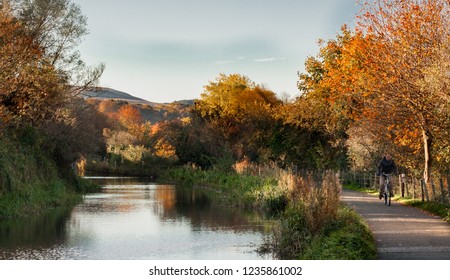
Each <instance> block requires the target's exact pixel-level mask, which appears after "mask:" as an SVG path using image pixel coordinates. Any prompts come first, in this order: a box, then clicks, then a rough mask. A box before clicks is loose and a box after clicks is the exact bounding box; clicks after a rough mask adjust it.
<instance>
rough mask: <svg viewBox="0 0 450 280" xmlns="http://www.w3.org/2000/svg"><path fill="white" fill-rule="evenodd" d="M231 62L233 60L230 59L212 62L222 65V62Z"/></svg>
mask: <svg viewBox="0 0 450 280" xmlns="http://www.w3.org/2000/svg"><path fill="white" fill-rule="evenodd" d="M232 62H233V61H231V60H219V61H216V62H214V64H218V65H222V64H230V63H232Z"/></svg>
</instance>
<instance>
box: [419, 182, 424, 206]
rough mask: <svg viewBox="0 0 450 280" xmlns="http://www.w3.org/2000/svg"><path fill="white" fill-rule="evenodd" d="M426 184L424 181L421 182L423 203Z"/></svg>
mask: <svg viewBox="0 0 450 280" xmlns="http://www.w3.org/2000/svg"><path fill="white" fill-rule="evenodd" d="M424 185H425V182H424V181H423V179H421V180H420V190H421V192H422V202H425V193H424V192H425V188H424Z"/></svg>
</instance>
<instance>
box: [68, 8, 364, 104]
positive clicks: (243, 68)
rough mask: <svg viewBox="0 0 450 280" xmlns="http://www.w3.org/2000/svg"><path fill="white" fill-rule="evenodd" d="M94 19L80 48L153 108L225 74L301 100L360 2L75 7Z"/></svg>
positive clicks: (112, 82)
mask: <svg viewBox="0 0 450 280" xmlns="http://www.w3.org/2000/svg"><path fill="white" fill-rule="evenodd" d="M72 2H74V3H77V4H79V5H80V7H81V9H82V12H83V14H84V15H85V16H87V18H88V29H89V31H90V34H89V35H87V36H86V37H85V38H84V40H83V43H82V44H81V45H80V51H81V55H82V57H83V59H84V60H85V61H86V62H87V63H88V64H90V65H94V64H98V63H100V62H103V63H105V64H106V69H105V72H104V74H103V77H102V79H101V84H100V85H101V86H106V87H111V88H114V89H117V90H121V91H125V92H127V93H130V94H132V95H135V96H137V97H140V98H144V99H146V100H149V101H154V102H172V101H175V100H182V99H195V98H198V97H200V94H201V93H202V92H203V87H204V86H205V85H207V84H208V83H209V81H214V80H215V78H216V77H218V75H219V73H225V74H233V73H238V74H243V75H246V76H248V77H249V78H250V79H251V80H252V81H254V82H256V83H258V84H264V85H265V86H266V87H268V88H269V89H271V90H273V91H274V92H276V93H277V94H281V93H283V92H285V93H288V94H289V95H291V96H296V95H298V90H297V87H296V85H297V81H298V77H297V72H298V71H303V67H304V62H305V60H306V58H307V57H308V56H314V55H316V54H317V51H318V46H317V41H318V40H319V39H329V38H334V37H335V36H336V34H337V33H338V32H339V30H340V27H341V25H343V24H349V25H352V24H353V22H354V17H355V14H356V12H357V11H358V10H359V7H358V6H357V5H356V0H315V1H307V0H279V1H273V0H272V1H271V0H260V1H257V0H220V1H219V0H128V1H123V0H104V1H100V0H72Z"/></svg>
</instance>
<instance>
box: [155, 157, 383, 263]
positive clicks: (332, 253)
mask: <svg viewBox="0 0 450 280" xmlns="http://www.w3.org/2000/svg"><path fill="white" fill-rule="evenodd" d="M237 166H238V165H235V166H234V167H235V168H236V167H237ZM240 168H242V166H240ZM251 169H252V168H249V169H244V170H242V169H241V172H236V171H237V170H234V171H225V172H224V171H223V170H220V169H214V168H212V169H211V170H208V171H204V170H201V169H198V168H197V169H195V168H192V166H187V167H182V168H178V169H172V170H169V171H168V172H167V174H166V177H164V178H162V179H163V180H164V181H168V180H169V181H170V180H172V182H174V183H176V184H178V185H186V184H187V185H193V186H196V187H201V188H207V189H210V190H211V191H214V192H215V193H219V194H222V195H219V196H217V195H215V196H214V197H216V198H217V197H219V200H220V203H225V204H226V205H229V206H230V205H231V206H234V207H241V208H248V209H253V210H257V211H260V212H263V213H265V214H266V215H269V216H270V217H272V218H273V219H274V220H276V221H277V222H276V223H275V224H274V225H273V227H272V233H271V234H269V235H268V237H267V238H266V240H265V242H264V244H263V245H262V246H261V247H260V248H259V249H258V250H259V252H260V253H261V254H271V255H272V256H273V257H274V258H276V259H374V258H375V257H376V248H375V246H374V242H373V236H372V234H371V232H370V230H369V228H368V226H367V224H366V223H365V222H364V221H363V220H362V219H361V217H360V216H359V215H358V214H356V212H354V211H353V210H351V209H349V208H347V207H346V206H344V205H342V204H341V203H340V194H341V185H340V181H339V178H338V176H337V174H335V173H333V172H324V173H323V174H314V173H310V172H306V173H304V174H303V175H298V174H297V175H295V174H293V173H292V172H290V171H285V170H282V169H279V168H273V167H260V168H258V171H259V174H258V175H257V176H255V175H252V174H251V173H253V171H251ZM242 171H243V172H242ZM239 173H241V174H239Z"/></svg>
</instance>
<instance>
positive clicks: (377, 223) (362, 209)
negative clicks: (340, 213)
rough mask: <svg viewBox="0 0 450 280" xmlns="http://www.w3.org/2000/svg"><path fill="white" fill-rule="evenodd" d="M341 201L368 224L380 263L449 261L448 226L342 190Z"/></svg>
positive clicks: (419, 213)
mask: <svg viewBox="0 0 450 280" xmlns="http://www.w3.org/2000/svg"><path fill="white" fill-rule="evenodd" d="M342 201H344V202H345V203H347V204H348V205H350V206H353V207H354V209H355V210H356V211H357V212H359V213H360V214H361V215H362V216H363V217H364V219H365V220H366V221H367V223H368V224H369V226H370V228H371V230H372V233H373V235H374V237H375V243H376V246H377V248H378V258H379V259H382V260H394V259H395V260H450V224H449V223H446V222H444V221H442V219H440V218H437V217H434V216H432V215H429V214H426V213H424V212H423V211H422V210H419V209H416V208H413V207H408V206H404V205H401V204H399V203H397V202H395V201H393V202H392V204H391V206H390V207H389V206H385V205H384V202H382V201H381V200H379V199H378V197H375V196H371V195H368V194H364V193H359V192H354V191H348V190H344V191H343V194H342Z"/></svg>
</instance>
